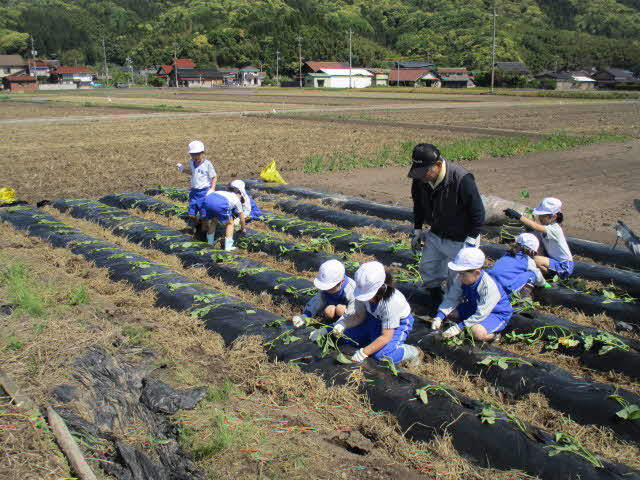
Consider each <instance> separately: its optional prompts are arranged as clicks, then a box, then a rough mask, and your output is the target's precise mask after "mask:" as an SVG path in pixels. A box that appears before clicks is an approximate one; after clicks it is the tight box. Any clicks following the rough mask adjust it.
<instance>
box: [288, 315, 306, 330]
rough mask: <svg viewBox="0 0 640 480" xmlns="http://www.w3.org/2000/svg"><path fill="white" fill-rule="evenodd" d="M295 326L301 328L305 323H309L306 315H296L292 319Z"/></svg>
mask: <svg viewBox="0 0 640 480" xmlns="http://www.w3.org/2000/svg"><path fill="white" fill-rule="evenodd" d="M291 322H292V323H293V326H294V327H296V328H300V327H302V326H303V325H306V324H307V317H306V316H305V315H294V316H293V318H292V319H291Z"/></svg>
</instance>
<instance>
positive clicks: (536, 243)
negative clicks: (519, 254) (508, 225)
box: [516, 233, 540, 252]
mask: <svg viewBox="0 0 640 480" xmlns="http://www.w3.org/2000/svg"><path fill="white" fill-rule="evenodd" d="M516 243H519V244H520V245H522V246H525V247H527V248H529V249H531V250H533V251H534V252H537V251H538V248H540V240H538V237H536V236H535V235H534V234H533V233H521V234H520V235H518V238H516Z"/></svg>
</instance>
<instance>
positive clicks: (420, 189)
mask: <svg viewBox="0 0 640 480" xmlns="http://www.w3.org/2000/svg"><path fill="white" fill-rule="evenodd" d="M412 161H413V163H412V165H411V170H409V174H408V177H409V178H412V179H413V183H412V185H411V197H412V198H413V217H414V231H413V237H412V239H411V246H412V248H413V249H414V251H417V250H419V249H420V248H421V246H422V243H423V242H424V249H423V251H422V261H421V262H420V275H421V276H422V280H423V282H424V286H425V287H426V288H427V289H428V290H429V291H430V293H431V294H432V295H433V296H434V298H435V299H436V300H437V299H439V298H440V297H441V296H442V283H443V281H444V280H446V279H447V278H448V277H449V269H448V267H447V264H448V262H450V261H453V259H454V258H455V256H456V254H457V253H458V251H459V250H460V249H461V248H462V247H464V246H468V247H475V246H478V245H479V243H480V227H481V226H482V224H483V223H484V206H483V205H482V199H481V198H480V193H479V192H478V187H476V183H475V180H474V178H473V175H472V174H471V173H469V171H467V170H466V169H465V168H463V167H461V166H460V165H456V164H454V163H451V162H448V161H447V160H445V158H444V157H443V156H442V155H440V151H439V150H438V149H437V148H436V147H435V146H434V145H431V144H430V143H421V144H418V145H416V147H415V148H414V149H413V155H412ZM423 224H427V225H429V227H431V228H430V230H428V231H426V232H423V231H422V226H423ZM449 283H451V282H449Z"/></svg>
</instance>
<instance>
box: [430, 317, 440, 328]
mask: <svg viewBox="0 0 640 480" xmlns="http://www.w3.org/2000/svg"><path fill="white" fill-rule="evenodd" d="M441 326H442V319H440V318H438V317H434V319H433V321H432V322H431V330H438V329H439V328H440V327H441Z"/></svg>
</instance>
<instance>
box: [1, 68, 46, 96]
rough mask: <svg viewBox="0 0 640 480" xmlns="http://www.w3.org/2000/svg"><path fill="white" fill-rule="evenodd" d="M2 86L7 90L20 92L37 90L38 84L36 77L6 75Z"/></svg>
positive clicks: (21, 74)
mask: <svg viewBox="0 0 640 480" xmlns="http://www.w3.org/2000/svg"><path fill="white" fill-rule="evenodd" d="M2 86H3V88H4V89H5V90H10V91H12V92H20V91H26V90H36V89H37V88H38V83H37V82H36V77H33V76H31V75H28V74H26V73H18V74H15V75H5V76H4V77H2Z"/></svg>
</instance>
